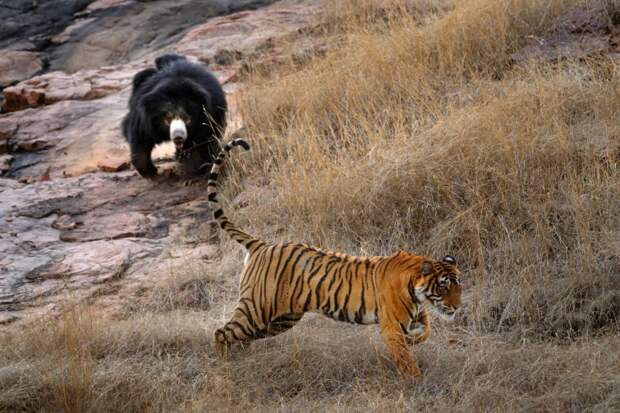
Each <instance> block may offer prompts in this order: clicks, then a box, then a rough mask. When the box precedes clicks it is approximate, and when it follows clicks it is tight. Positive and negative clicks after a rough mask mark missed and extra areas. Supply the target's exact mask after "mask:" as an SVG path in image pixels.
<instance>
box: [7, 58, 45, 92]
mask: <svg viewBox="0 0 620 413" xmlns="http://www.w3.org/2000/svg"><path fill="white" fill-rule="evenodd" d="M41 69H43V65H42V63H41V59H40V58H39V54H38V53H35V52H25V51H19V50H0V87H5V86H8V85H11V84H13V83H15V82H19V81H21V80H24V79H28V78H29V77H31V76H33V75H34V74H35V73H37V72H39V71H40V70H41Z"/></svg>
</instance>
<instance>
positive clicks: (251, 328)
mask: <svg viewBox="0 0 620 413" xmlns="http://www.w3.org/2000/svg"><path fill="white" fill-rule="evenodd" d="M264 330H265V328H264V327H263V328H260V327H259V326H257V325H256V323H255V322H254V320H252V319H250V318H248V317H247V316H246V315H245V313H244V311H242V310H240V309H239V308H237V309H235V311H234V313H233V316H232V318H231V319H230V321H228V322H227V323H226V324H225V325H224V326H223V327H221V328H218V329H217V330H215V333H214V341H215V350H216V352H217V354H218V355H219V356H220V357H224V356H225V355H226V354H227V352H228V349H229V348H230V346H231V345H233V344H235V343H247V342H250V341H252V340H256V339H258V338H262V337H265V334H264Z"/></svg>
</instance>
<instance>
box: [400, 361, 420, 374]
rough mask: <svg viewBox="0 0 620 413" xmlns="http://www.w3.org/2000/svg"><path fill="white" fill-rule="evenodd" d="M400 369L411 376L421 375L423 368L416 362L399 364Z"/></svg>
mask: <svg viewBox="0 0 620 413" xmlns="http://www.w3.org/2000/svg"><path fill="white" fill-rule="evenodd" d="M398 369H399V370H400V371H401V372H402V373H404V374H406V375H408V376H411V377H420V376H421V375H422V370H420V368H419V367H418V366H416V365H415V363H412V364H399V365H398Z"/></svg>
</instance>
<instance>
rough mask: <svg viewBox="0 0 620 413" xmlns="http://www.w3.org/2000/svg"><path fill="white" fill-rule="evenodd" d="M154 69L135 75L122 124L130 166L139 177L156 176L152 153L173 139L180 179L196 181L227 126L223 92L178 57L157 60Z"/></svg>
mask: <svg viewBox="0 0 620 413" xmlns="http://www.w3.org/2000/svg"><path fill="white" fill-rule="evenodd" d="M155 66H156V68H148V69H145V70H142V71H140V72H138V73H137V74H136V75H135V76H134V78H133V89H132V92H131V97H130V99H129V113H128V114H127V115H126V116H125V118H124V119H123V122H122V124H121V128H122V131H123V136H124V137H125V139H127V142H128V143H129V148H130V150H131V163H132V164H133V166H134V167H135V168H136V170H137V171H138V172H139V173H140V175H142V176H143V177H153V176H156V175H157V168H156V167H155V165H153V161H152V160H151V151H152V150H153V147H155V145H157V144H159V143H161V142H164V141H168V140H172V142H173V143H174V145H175V148H176V154H175V157H176V159H177V160H178V161H180V162H181V164H182V167H183V170H184V175H185V177H186V178H192V177H195V176H197V175H198V174H199V173H200V172H201V171H208V169H207V168H206V165H205V164H210V163H211V162H212V161H213V159H214V158H215V156H216V155H217V153H218V151H219V143H218V139H219V138H220V137H221V136H222V135H223V133H224V129H225V128H226V98H225V95H224V91H223V90H222V87H221V86H220V84H219V82H218V81H217V79H216V78H215V76H213V75H212V74H211V73H209V72H208V71H207V70H206V69H205V68H203V67H202V66H201V65H199V64H196V63H191V62H189V61H188V60H187V59H185V57H183V56H179V55H175V54H168V55H164V56H160V57H158V58H157V59H155ZM203 167H204V168H203Z"/></svg>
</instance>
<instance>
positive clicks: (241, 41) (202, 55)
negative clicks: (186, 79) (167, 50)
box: [176, 4, 318, 61]
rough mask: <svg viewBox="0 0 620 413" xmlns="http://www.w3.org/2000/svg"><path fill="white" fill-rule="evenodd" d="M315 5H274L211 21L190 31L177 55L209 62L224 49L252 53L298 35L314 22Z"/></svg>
mask: <svg viewBox="0 0 620 413" xmlns="http://www.w3.org/2000/svg"><path fill="white" fill-rule="evenodd" d="M317 7H318V6H314V5H308V4H303V5H289V6H281V5H275V6H270V7H265V8H263V9H260V10H255V11H242V12H238V13H233V14H230V15H228V16H223V17H216V18H214V19H210V20H209V21H207V22H206V23H205V24H202V25H200V26H198V27H196V28H195V29H193V30H190V31H189V32H188V33H187V34H186V35H185V36H184V37H183V39H181V41H180V42H179V43H178V44H177V48H176V50H177V52H179V53H183V54H189V55H194V56H197V57H198V58H199V59H200V60H202V61H210V60H211V59H212V58H213V57H214V56H215V55H216V54H217V53H218V52H220V51H221V50H225V49H229V50H235V51H239V52H252V51H254V49H255V48H256V47H257V46H258V45H260V44H261V43H263V42H265V41H266V40H267V39H268V38H270V37H282V36H286V35H287V34H290V33H294V32H296V31H297V30H298V29H299V28H300V27H303V26H305V25H307V24H309V23H310V22H311V19H312V16H314V15H315V14H316V12H317Z"/></svg>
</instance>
